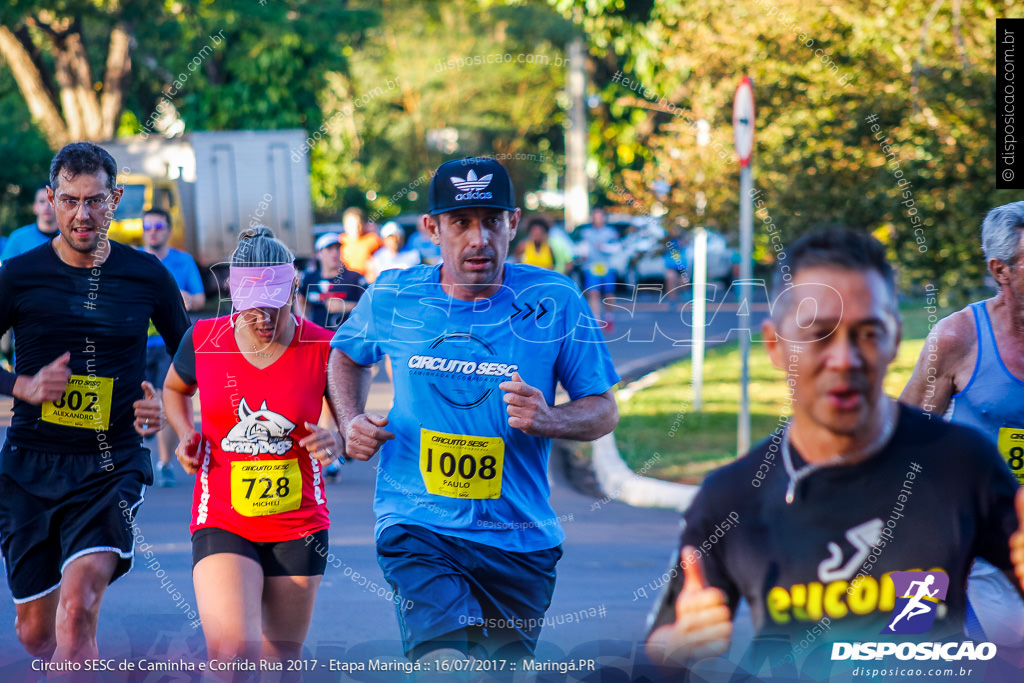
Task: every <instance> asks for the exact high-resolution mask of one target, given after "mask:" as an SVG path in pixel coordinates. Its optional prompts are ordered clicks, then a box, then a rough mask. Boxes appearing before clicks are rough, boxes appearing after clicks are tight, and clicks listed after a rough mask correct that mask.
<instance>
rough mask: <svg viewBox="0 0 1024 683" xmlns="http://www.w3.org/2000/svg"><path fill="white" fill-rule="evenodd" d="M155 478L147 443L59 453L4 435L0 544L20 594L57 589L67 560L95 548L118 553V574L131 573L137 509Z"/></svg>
mask: <svg viewBox="0 0 1024 683" xmlns="http://www.w3.org/2000/svg"><path fill="white" fill-rule="evenodd" d="M152 482H153V466H152V465H151V464H150V461H149V453H148V452H147V451H145V450H143V449H140V448H126V449H121V450H118V451H113V450H103V451H100V450H97V452H96V453H95V454H88V455H55V454H52V453H41V452H39V451H32V450H28V449H25V448H21V447H18V446H14V445H12V444H11V442H10V441H8V442H7V443H5V444H4V447H3V450H2V451H0V548H2V549H3V555H4V562H5V564H6V566H7V584H8V585H9V586H10V588H11V594H12V595H13V597H14V602H15V603H19V604H20V603H24V602H31V601H32V600H37V599H39V598H41V597H43V596H45V595H46V594H47V593H50V592H52V591H53V590H55V589H56V588H57V587H59V586H60V581H61V575H62V574H63V572H64V568H65V567H67V566H68V564H69V563H70V562H71V561H72V560H76V559H78V558H79V557H81V556H83V555H88V554H90V553H98V552H113V553H116V554H117V555H118V557H119V558H120V559H119V561H118V563H117V567H116V568H115V569H114V575H113V576H112V577H111V579H110V580H111V581H114V580H115V579H117V578H118V577H120V576H121V575H123V574H125V573H127V572H128V570H129V569H131V566H132V561H133V559H134V537H133V535H132V524H133V520H134V518H135V512H136V510H137V509H138V507H139V504H140V503H142V498H143V495H144V494H145V491H146V485H147V484H151V483H152Z"/></svg>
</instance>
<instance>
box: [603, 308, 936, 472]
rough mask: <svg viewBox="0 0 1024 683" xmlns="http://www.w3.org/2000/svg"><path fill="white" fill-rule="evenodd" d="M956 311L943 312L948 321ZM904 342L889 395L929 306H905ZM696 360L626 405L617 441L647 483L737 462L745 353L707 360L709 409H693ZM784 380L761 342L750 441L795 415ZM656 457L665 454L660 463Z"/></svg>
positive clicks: (904, 371)
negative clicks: (742, 369)
mask: <svg viewBox="0 0 1024 683" xmlns="http://www.w3.org/2000/svg"><path fill="white" fill-rule="evenodd" d="M950 312H951V310H948V309H945V310H942V311H939V312H938V313H937V317H939V318H941V317H944V316H945V315H948V314H949V313H950ZM901 313H902V316H903V342H902V343H901V344H900V349H899V353H898V355H897V356H896V360H895V361H893V363H892V364H891V365H890V366H889V371H888V373H887V374H886V378H885V382H884V384H883V388H884V391H885V393H886V394H888V395H889V396H894V397H897V396H899V395H900V393H901V392H902V391H903V388H904V387H905V386H906V384H907V382H908V381H909V380H910V375H911V373H912V372H913V369H914V365H915V364H916V362H917V358H918V356H919V355H920V354H921V349H922V348H923V347H924V344H925V337H926V336H927V334H928V332H929V330H930V329H931V325H932V323H931V322H930V321H929V314H928V313H927V311H925V310H924V306H923V305H916V306H913V307H910V306H908V307H906V308H904V309H903V310H902V311H901ZM691 369H692V366H691V363H690V360H689V359H686V360H683V361H680V362H678V363H676V364H674V365H671V366H669V367H668V368H665V369H664V370H662V371H661V372H660V373H659V376H658V378H657V380H656V381H655V382H654V383H653V384H652V385H651V386H650V387H648V388H645V389H642V390H640V391H638V392H637V393H636V394H634V395H633V397H632V398H631V399H630V400H629V401H628V402H620V404H619V411H620V415H621V417H620V420H619V425H618V427H616V429H615V442H616V444H617V445H618V448H619V452H620V453H621V454H622V457H623V459H624V460H625V461H626V463H627V464H628V465H629V466H630V467H632V468H633V469H634V470H639V469H644V471H645V472H646V474H647V476H652V477H656V478H660V479H668V480H673V481H685V482H688V483H699V482H700V480H701V479H702V478H703V476H704V475H705V474H706V473H708V472H710V471H711V470H713V469H715V468H716V467H720V466H722V465H725V464H727V463H729V462H731V461H732V460H733V459H735V458H736V429H737V406H738V403H739V394H740V391H739V372H740V358H739V350H738V348H737V346H736V344H735V343H729V344H728V345H725V346H719V347H717V348H714V349H710V350H709V351H708V352H707V354H706V356H705V360H704V390H703V392H702V394H701V396H702V399H703V410H702V411H701V412H700V413H697V412H695V411H694V410H693V386H692V372H691ZM784 380H785V375H784V374H783V372H782V371H781V370H779V369H778V368H776V367H775V366H774V365H772V363H771V361H770V360H769V359H768V354H767V353H766V352H765V349H764V346H763V345H762V344H760V343H755V344H752V345H751V348H750V416H751V420H750V422H751V427H750V434H751V441H752V443H755V444H756V443H757V442H758V441H760V440H761V439H764V438H765V437H767V436H769V435H770V434H771V433H772V432H773V431H774V430H775V429H777V428H778V426H779V424H780V417H781V418H783V422H784V421H785V419H786V418H788V416H789V414H790V413H789V405H788V400H787V395H788V389H787V387H786V382H785V381H784ZM654 454H658V457H657V458H654Z"/></svg>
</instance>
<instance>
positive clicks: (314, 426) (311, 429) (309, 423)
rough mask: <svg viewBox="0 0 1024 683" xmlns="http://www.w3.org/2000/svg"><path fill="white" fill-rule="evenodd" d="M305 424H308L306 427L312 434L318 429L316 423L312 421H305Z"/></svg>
mask: <svg viewBox="0 0 1024 683" xmlns="http://www.w3.org/2000/svg"><path fill="white" fill-rule="evenodd" d="M303 424H305V425H306V429H308V430H309V433H310V434H312V433H313V432H315V431H316V430H317V426H316V425H315V424H312V423H311V422H304V423H303Z"/></svg>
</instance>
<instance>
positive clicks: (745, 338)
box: [736, 164, 754, 455]
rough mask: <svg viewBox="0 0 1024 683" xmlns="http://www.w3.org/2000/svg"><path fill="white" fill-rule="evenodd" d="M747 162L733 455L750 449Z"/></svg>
mask: <svg viewBox="0 0 1024 683" xmlns="http://www.w3.org/2000/svg"><path fill="white" fill-rule="evenodd" d="M752 186H753V179H752V177H751V170H750V164H747V165H745V166H743V167H741V168H740V281H741V282H740V306H739V310H738V311H737V325H736V327H737V328H738V329H739V331H740V413H739V424H738V425H737V435H736V437H737V438H736V454H737V455H743V454H744V453H746V452H747V451H749V450H750V335H751V331H750V293H751V287H750V279H751V277H752V276H753V273H751V270H750V260H751V256H752V252H753V246H754V214H753V211H751V209H752V208H753V207H752V206H751V200H750V195H751V192H752V191H751V188H752Z"/></svg>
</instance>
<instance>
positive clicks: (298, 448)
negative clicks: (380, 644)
mask: <svg viewBox="0 0 1024 683" xmlns="http://www.w3.org/2000/svg"><path fill="white" fill-rule="evenodd" d="M293 261H294V256H293V255H292V253H291V252H290V251H289V250H288V248H287V247H286V246H285V245H284V244H282V243H281V242H280V241H278V240H276V239H274V236H273V233H272V232H270V230H269V229H267V228H264V227H259V228H255V229H253V230H247V231H246V232H244V233H242V236H241V238H240V240H239V243H238V247H237V248H236V249H235V253H234V254H232V257H231V266H230V285H231V300H232V307H233V309H234V312H233V313H232V314H231V315H228V316H224V317H220V318H214V319H209V320H200V321H198V322H196V323H195V325H193V326H192V328H191V329H190V330H189V331H188V332H187V333H186V335H185V339H183V340H182V343H181V346H180V347H179V349H178V352H177V353H176V354H175V357H174V364H173V365H172V367H171V369H170V370H169V371H168V373H167V379H166V380H165V382H164V392H163V393H164V407H165V410H166V413H167V418H168V420H169V421H170V423H171V425H172V426H173V427H174V430H175V431H176V432H177V434H178V437H179V438H180V439H181V443H180V444H179V445H178V449H177V456H178V460H179V462H181V464H182V467H184V468H185V471H186V472H189V473H190V474H191V473H198V476H197V477H196V483H195V489H194V492H193V500H192V523H191V527H190V529H191V532H192V579H193V582H194V584H195V591H196V601H197V603H198V607H199V616H200V619H201V620H202V624H203V633H204V634H205V636H206V647H207V655H208V656H209V658H210V659H218V660H222V661H223V660H230V659H232V658H235V657H238V658H242V659H248V660H252V661H255V660H258V659H260V658H263V659H271V660H284V659H296V658H299V657H301V652H302V643H303V641H304V640H305V637H306V633H307V631H308V630H309V622H310V619H311V617H312V614H313V602H314V600H315V598H316V591H317V588H318V586H319V585H320V579H321V578H322V576H323V573H324V569H325V566H326V557H327V547H328V541H327V529H328V526H329V524H330V523H329V520H328V516H327V515H328V511H327V501H326V495H325V489H324V482H323V474H322V467H324V466H326V465H328V464H330V463H331V462H332V461H334V460H335V459H336V458H337V457H338V456H339V455H340V454H341V453H342V450H343V447H342V437H341V435H340V434H338V433H337V432H331V431H328V430H325V429H321V428H319V427H317V426H316V425H317V422H318V420H319V419H320V417H321V414H322V413H323V411H324V410H329V408H328V407H327V406H330V402H327V401H325V400H324V399H325V397H326V392H327V357H328V354H329V353H330V346H329V344H328V342H329V341H330V338H331V334H330V332H328V331H327V330H325V329H323V328H322V327H319V326H317V325H314V324H313V323H311V322H309V321H305V320H298V319H296V318H295V317H294V316H293V315H292V313H291V305H292V300H293V299H294V296H295V289H296V281H297V280H296V273H295V267H294V265H293ZM298 378H301V379H300V381H298V382H297V381H296V379H298ZM196 389H199V390H201V392H202V406H201V416H202V426H201V431H200V432H196V431H195V429H194V426H193V422H192V400H191V396H192V395H193V394H194V393H195V391H196Z"/></svg>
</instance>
